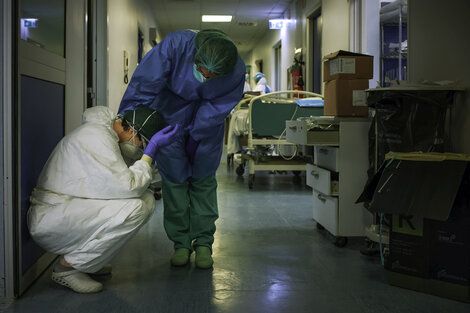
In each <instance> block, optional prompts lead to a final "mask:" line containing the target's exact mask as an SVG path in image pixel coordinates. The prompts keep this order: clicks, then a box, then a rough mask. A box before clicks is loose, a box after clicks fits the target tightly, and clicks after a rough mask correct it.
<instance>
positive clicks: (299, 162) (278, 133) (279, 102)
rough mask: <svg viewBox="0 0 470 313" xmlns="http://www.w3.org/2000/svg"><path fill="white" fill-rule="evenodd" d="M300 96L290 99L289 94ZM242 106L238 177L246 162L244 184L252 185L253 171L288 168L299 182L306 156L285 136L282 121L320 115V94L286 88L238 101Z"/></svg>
mask: <svg viewBox="0 0 470 313" xmlns="http://www.w3.org/2000/svg"><path fill="white" fill-rule="evenodd" d="M300 95H301V96H303V97H304V98H300V99H299V98H297V99H294V98H293V96H300ZM239 105H240V108H239V109H240V110H243V107H244V106H245V107H247V108H245V109H244V110H245V112H246V122H245V123H243V122H242V123H241V125H243V124H246V126H247V129H246V131H247V135H248V145H247V146H246V149H243V150H242V153H241V163H240V165H239V166H238V167H237V169H236V172H237V174H238V175H239V176H242V175H243V174H244V172H245V166H246V164H247V163H248V170H249V176H248V187H249V188H250V189H252V188H253V185H254V181H255V172H256V171H292V172H293V173H294V175H295V176H294V179H295V180H297V181H299V180H300V177H299V176H298V175H299V174H300V172H301V171H305V170H306V163H307V162H308V161H309V160H308V156H305V155H301V153H299V149H298V146H297V145H295V144H292V143H288V142H287V141H286V138H285V133H286V121H287V120H293V119H297V118H299V117H308V116H321V115H323V97H322V96H321V95H319V94H316V93H313V92H308V91H299V90H287V91H277V92H272V93H268V94H265V95H261V96H255V97H252V98H251V99H249V102H247V101H244V102H240V103H239Z"/></svg>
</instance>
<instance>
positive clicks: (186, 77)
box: [119, 30, 245, 268]
mask: <svg viewBox="0 0 470 313" xmlns="http://www.w3.org/2000/svg"><path fill="white" fill-rule="evenodd" d="M244 82H245V64H244V63H243V61H242V59H241V58H240V57H239V55H238V51H237V48H236V46H235V44H234V43H233V41H232V40H231V39H230V38H229V37H228V36H227V35H226V34H225V33H223V32H222V31H219V30H202V31H199V32H196V31H192V30H182V31H176V32H172V33H170V34H168V35H167V36H166V37H165V38H164V39H163V40H162V42H161V43H159V44H158V45H156V46H155V47H154V48H153V49H152V50H150V51H149V52H148V53H147V55H146V56H145V57H144V59H143V60H142V62H141V63H140V64H139V66H138V67H137V69H136V71H135V72H134V75H133V77H132V79H131V81H130V83H129V86H128V87H127V90H126V92H125V94H124V96H123V99H122V102H121V105H120V108H119V112H120V113H121V114H122V113H124V112H125V111H126V110H132V109H134V108H136V107H139V106H145V107H150V108H152V109H155V110H156V111H157V112H159V113H160V114H161V115H162V116H163V118H164V120H165V122H166V123H168V124H179V125H182V126H183V127H181V129H180V131H179V134H178V136H177V138H176V140H175V141H174V142H173V143H172V144H170V145H169V146H166V147H163V148H162V149H160V150H159V153H158V154H157V157H156V161H157V167H158V169H159V172H160V174H161V176H162V195H163V203H164V226H165V230H166V233H167V235H168V237H169V239H170V240H171V241H173V243H174V249H175V251H174V254H173V256H172V257H171V264H172V265H174V266H183V265H185V264H187V263H188V261H189V257H190V254H191V252H192V251H193V250H195V251H196V258H195V261H196V266H197V267H199V268H210V267H212V265H213V259H212V244H213V242H214V233H215V229H216V227H215V221H216V220H217V218H218V216H219V215H218V207H217V193H216V192H217V181H216V179H215V172H216V170H217V167H218V165H219V162H220V158H221V155H222V148H223V146H222V144H223V136H224V122H225V118H226V117H227V115H228V114H229V113H230V111H231V110H232V109H233V107H235V105H236V104H237V103H238V101H239V100H240V99H241V98H242V95H243V87H244Z"/></svg>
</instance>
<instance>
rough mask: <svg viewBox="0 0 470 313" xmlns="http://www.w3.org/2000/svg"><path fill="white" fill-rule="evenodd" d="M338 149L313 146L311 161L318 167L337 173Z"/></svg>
mask: <svg viewBox="0 0 470 313" xmlns="http://www.w3.org/2000/svg"><path fill="white" fill-rule="evenodd" d="M338 152H339V148H338V147H329V146H315V148H314V153H313V159H314V163H315V164H316V165H318V166H320V167H323V168H326V169H329V170H331V171H334V172H339V161H338V160H339V153H338Z"/></svg>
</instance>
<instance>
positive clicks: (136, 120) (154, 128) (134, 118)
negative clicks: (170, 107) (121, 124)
mask: <svg viewBox="0 0 470 313" xmlns="http://www.w3.org/2000/svg"><path fill="white" fill-rule="evenodd" d="M134 113H135V114H134ZM124 120H125V121H126V122H127V124H129V126H131V127H132V128H133V129H134V130H135V131H137V133H138V134H140V135H141V136H142V137H143V138H144V139H145V140H147V142H148V141H149V140H150V138H152V136H153V135H154V134H155V133H156V132H158V131H159V130H161V129H162V128H164V127H165V126H166V123H165V121H164V120H163V117H162V116H161V115H160V114H159V113H158V112H157V111H155V110H152V109H149V108H137V109H135V110H129V111H126V112H124Z"/></svg>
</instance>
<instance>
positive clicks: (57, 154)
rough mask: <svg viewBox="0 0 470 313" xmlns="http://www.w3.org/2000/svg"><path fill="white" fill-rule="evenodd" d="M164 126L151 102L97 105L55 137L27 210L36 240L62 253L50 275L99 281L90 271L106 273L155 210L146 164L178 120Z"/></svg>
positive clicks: (80, 287)
mask: <svg viewBox="0 0 470 313" xmlns="http://www.w3.org/2000/svg"><path fill="white" fill-rule="evenodd" d="M163 126H164V122H163V120H162V119H161V117H160V116H159V115H158V114H157V112H156V111H154V110H151V109H146V108H142V109H141V108H138V109H136V110H130V111H127V112H126V113H125V114H124V116H122V117H120V116H118V117H116V115H115V114H114V113H113V112H112V111H111V110H110V109H109V108H107V107H103V106H97V107H93V108H90V109H87V110H86V111H85V112H84V114H83V123H82V125H81V126H79V127H78V128H76V129H75V130H74V131H72V132H71V133H70V134H68V135H67V136H65V137H64V138H62V140H61V141H60V142H59V143H58V144H57V146H56V147H55V149H54V151H53V152H52V154H51V155H50V156H49V159H48V160H47V162H46V164H45V165H44V168H43V169H42V172H41V174H40V176H39V180H38V184H37V186H36V188H35V189H34V190H33V192H32V194H31V197H30V201H31V206H30V208H29V210H28V228H29V231H30V233H31V236H32V238H33V239H34V241H35V242H36V243H37V244H38V245H39V246H41V247H42V248H43V249H44V250H46V251H49V252H52V253H55V254H58V255H60V258H59V261H58V262H57V263H56V264H55V265H54V269H53V272H52V280H53V281H55V282H57V283H59V284H60V285H63V286H66V287H69V288H71V289H72V290H74V291H76V292H79V293H93V292H98V291H101V290H102V289H103V285H102V284H101V283H100V282H97V281H96V280H94V279H92V277H91V276H89V275H88V274H107V273H110V271H111V266H110V265H109V264H108V262H109V261H110V260H111V259H112V258H113V257H114V256H115V255H116V253H117V252H118V251H119V249H120V248H121V247H122V246H123V245H124V244H125V243H126V242H127V241H128V240H129V239H130V238H131V237H132V236H133V235H134V234H135V233H136V232H137V231H138V230H139V228H140V227H141V226H142V225H144V224H145V223H146V222H147V221H148V220H149V219H150V217H151V215H152V214H153V212H154V209H155V199H154V195H153V193H152V192H151V191H150V190H148V189H147V188H148V187H149V184H150V182H151V179H152V174H153V169H152V166H151V164H152V162H153V159H155V156H156V155H157V151H158V150H160V149H163V147H165V146H166V145H168V144H170V143H171V142H172V141H173V140H174V137H175V135H176V134H177V133H178V131H179V127H178V125H176V126H174V127H173V126H166V127H164V128H163ZM162 128H163V129H162ZM124 158H126V159H127V160H128V161H129V160H131V159H133V164H132V165H131V166H128V165H127V164H126V161H125V159H124Z"/></svg>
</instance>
